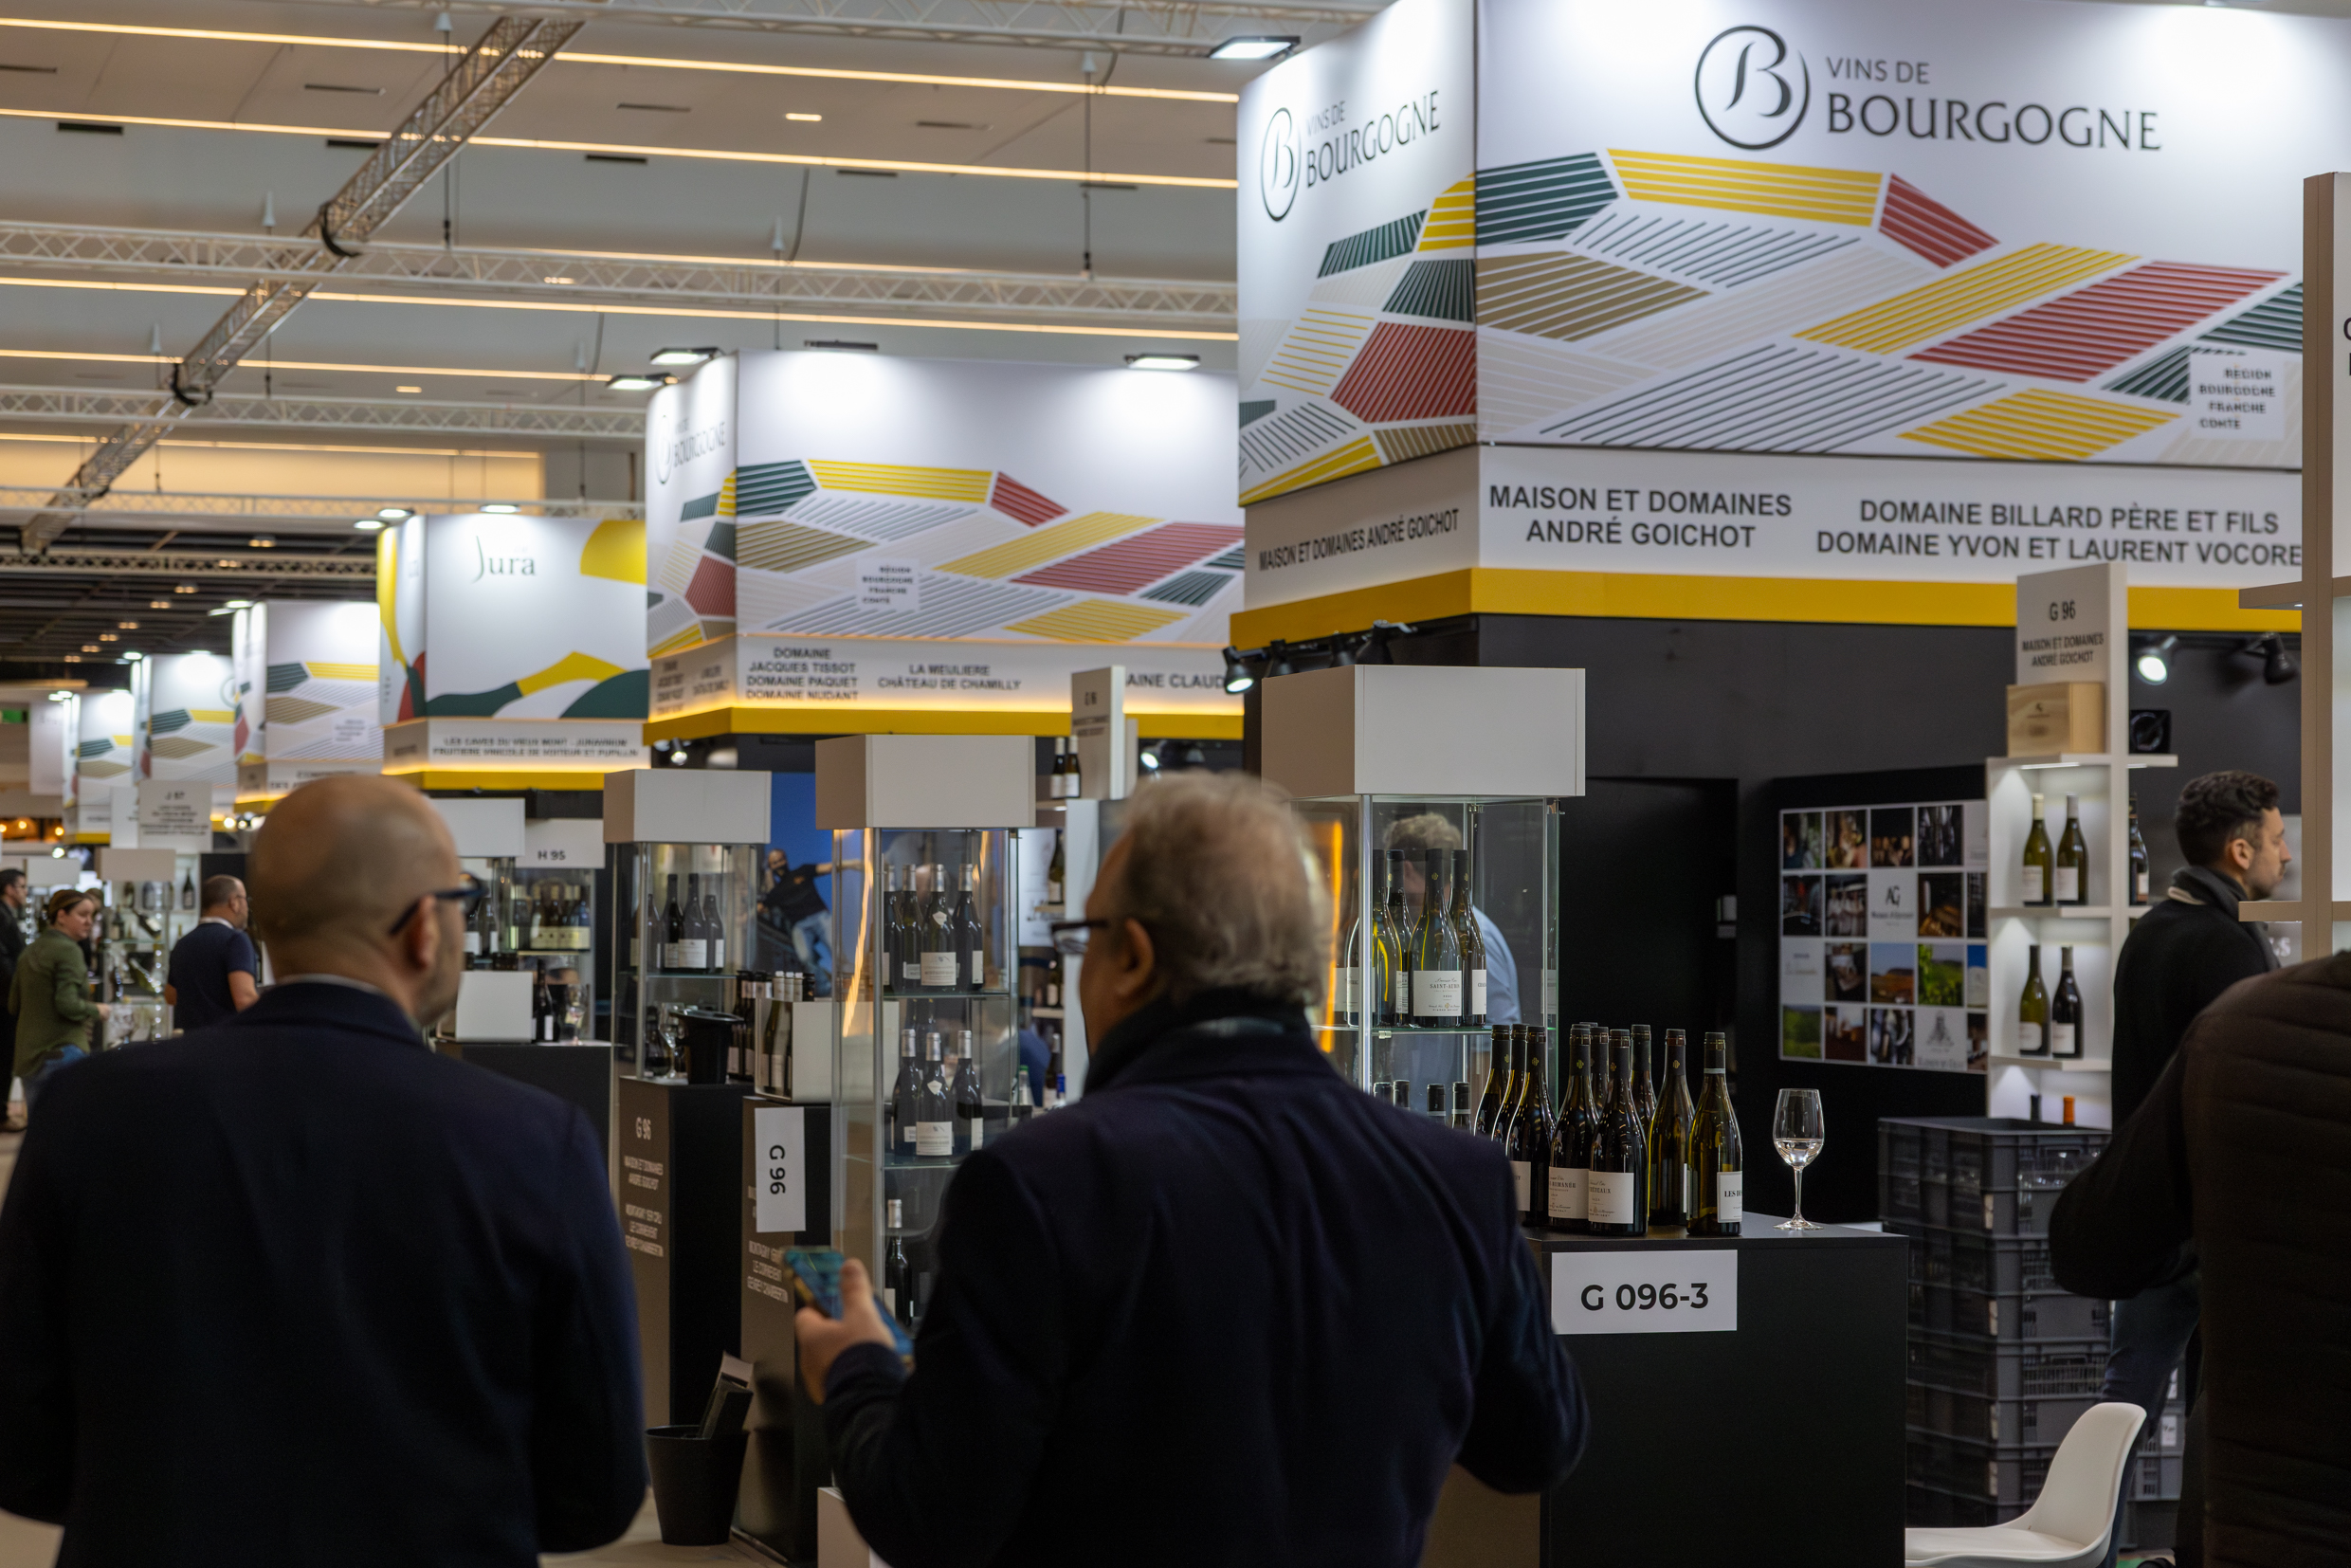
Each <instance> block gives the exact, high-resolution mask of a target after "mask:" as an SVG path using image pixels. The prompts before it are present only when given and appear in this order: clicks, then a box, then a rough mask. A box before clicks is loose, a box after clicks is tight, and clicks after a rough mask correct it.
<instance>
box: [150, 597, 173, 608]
mask: <svg viewBox="0 0 2351 1568" xmlns="http://www.w3.org/2000/svg"><path fill="white" fill-rule="evenodd" d="M147 608H148V609H150V610H169V609H171V608H172V601H171V600H169V599H149V600H148V601H147Z"/></svg>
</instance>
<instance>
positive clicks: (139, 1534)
mask: <svg viewBox="0 0 2351 1568" xmlns="http://www.w3.org/2000/svg"><path fill="white" fill-rule="evenodd" d="M251 868H252V878H253V889H254V893H255V899H254V903H255V904H256V906H257V907H259V908H260V909H261V910H262V911H263V914H264V936H265V937H266V938H267V939H269V941H270V944H271V947H272V950H273V952H274V953H275V954H276V956H277V957H278V960H279V963H280V966H281V970H282V975H283V976H284V977H283V978H282V981H281V983H280V984H279V985H278V986H277V987H275V988H274V989H273V990H271V991H270V992H269V994H266V995H264V997H263V998H262V999H261V1000H260V1001H259V1002H257V1003H256V1004H254V1006H252V1007H251V1008H249V1009H247V1010H246V1011H245V1012H241V1013H238V1014H236V1015H235V1016H234V1017H232V1018H230V1019H229V1020H228V1021H227V1022H225V1023H223V1024H220V1025H218V1026H216V1027H214V1028H212V1029H209V1030H198V1031H196V1032H195V1033H193V1034H191V1035H188V1036H186V1037H185V1041H184V1043H178V1042H174V1043H170V1044H160V1045H153V1046H146V1047H142V1048H139V1049H137V1050H125V1051H106V1052H103V1053H101V1054H100V1055H99V1056H98V1057H96V1058H94V1059H92V1060H90V1061H88V1062H86V1063H83V1064H82V1065H80V1066H79V1067H75V1068H74V1070H73V1071H71V1072H68V1073H64V1074H62V1075H60V1076H59V1078H58V1080H57V1081H56V1082H55V1083H54V1084H53V1085H50V1086H49V1087H48V1088H47V1089H46V1091H45V1092H44V1094H43V1097H42V1102H41V1115H40V1116H39V1118H38V1119H36V1120H35V1121H34V1122H33V1125H32V1130H31V1132H30V1133H29V1134H28V1135H27V1138H26V1140H25V1145H24V1149H23V1152H22V1154H21V1155H20V1156H19V1158H18V1160H17V1165H16V1172H15V1176H14V1178H13V1180H12V1181H11V1182H10V1184H9V1191H8V1200H7V1204H6V1207H5V1208H4V1209H0V1507H5V1508H7V1509H8V1510H9V1511H10V1512H12V1513H19V1514H24V1515H26V1516H27V1517H30V1518H33V1519H41V1520H47V1521H49V1522H54V1523H62V1524H63V1525H64V1527H65V1539H64V1546H63V1548H62V1549H61V1551H60V1554H59V1559H58V1560H59V1561H61V1562H65V1563H72V1564H76V1565H92V1568H111V1565H116V1564H119V1565H121V1568H154V1565H156V1564H162V1563H171V1564H173V1565H174V1568H214V1565H218V1568H230V1565H234V1568H246V1565H249V1564H257V1563H293V1562H319V1561H325V1560H329V1559H332V1560H334V1561H337V1562H351V1563H367V1564H382V1565H384V1568H418V1565H421V1564H426V1563H430V1564H434V1565H435V1568H448V1565H460V1564H462V1565H467V1568H536V1565H537V1563H538V1557H539V1554H540V1553H541V1552H543V1551H577V1550H581V1549H584V1548H587V1547H591V1546H595V1545H600V1544H602V1543H603V1542H605V1541H610V1540H611V1539H613V1538H614V1537H616V1536H618V1535H619V1534H621V1532H622V1531H623V1530H625V1529H626V1528H627V1527H628V1525H629V1522H630V1520H631V1519H632V1518H633V1517H634V1516H635V1514H636V1513H637V1510H638V1508H639V1507H640V1506H641V1505H642V1504H643V1501H644V1497H645V1459H644V1449H643V1442H644V1438H643V1417H642V1415H641V1414H640V1411H639V1399H638V1390H637V1351H636V1332H635V1322H634V1309H633V1304H632V1301H631V1297H630V1291H629V1266H628V1263H627V1261H626V1254H625V1253H624V1252H623V1251H622V1249H621V1242H620V1234H619V1230H618V1227H617V1225H616V1224H615V1222H614V1218H613V1213H612V1207H611V1197H610V1195H609V1191H608V1189H607V1186H606V1181H605V1171H604V1161H603V1158H602V1156H601V1155H600V1154H599V1153H598V1150H597V1140H596V1136H595V1133H594V1131H593V1130H592V1128H591V1127H590V1126H589V1124H588V1121H587V1120H586V1119H585V1118H584V1117H583V1116H581V1114H580V1113H579V1111H578V1110H577V1109H575V1108H574V1107H573V1106H571V1105H569V1104H567V1103H564V1102H562V1101H559V1100H557V1099H556V1098H555V1097H554V1096H552V1095H549V1094H545V1093H542V1092H541V1091H539V1090H538V1089H534V1088H528V1087H525V1086H524V1085H519V1084H516V1083H513V1082H511V1081H509V1080H506V1079H503V1078H498V1077H494V1076H492V1075H491V1074H489V1073H486V1072H483V1071H481V1070H480V1069H478V1068H474V1067H465V1066H464V1065H462V1064H460V1063H458V1062H455V1061H452V1060H450V1059H448V1058H447V1057H443V1056H437V1055H435V1054H434V1053H433V1052H432V1051H431V1050H429V1049H428V1048H426V1046H425V1043H424V1041H423V1040H422V1039H421V1038H420V1037H419V1036H418V1032H417V1029H418V1020H430V1019H433V1018H436V1017H438V1016H439V1015H440V1014H442V1013H443V1012H447V1009H448V1007H449V1005H450V1004H451V1002H452V1001H453V1000H454V999H455V996H456V990H457V976H458V974H459V972H460V971H461V970H462V969H463V967H464V955H463V936H464V930H465V920H464V916H463V914H462V913H461V909H462V907H463V906H464V905H465V903H467V902H468V900H469V898H470V896H471V895H472V889H471V888H470V887H468V886H466V885H465V882H466V879H465V876H464V874H463V873H462V872H461V871H460V870H459V868H458V863H457V852H456V848H455V847H454V845H453V844H452V843H451V842H450V839H449V835H448V830H447V829H446V828H444V827H443V826H442V824H441V819H440V817H439V816H438V815H436V814H435V813H434V812H433V811H431V809H430V808H429V807H428V806H427V804H426V803H425V800H424V797H423V796H421V795H419V794H418V793H416V792H414V791H413V790H411V789H410V788H408V787H407V786H405V785H402V784H397V783H394V782H392V780H390V779H384V778H373V777H344V778H330V779H325V780H322V781H319V782H318V783H314V784H308V785H305V786H303V787H302V788H301V789H300V790H297V791H296V792H294V793H292V794H291V795H289V796H287V797H286V799H285V800H284V801H283V802H282V803H281V804H280V805H279V807H278V808H277V810H276V811H273V812H272V813H271V815H270V817H269V820H268V822H267V824H266V825H264V827H263V829H262V830H261V834H260V837H259V839H258V840H257V841H256V843H255V844H254V847H253V852H252V857H251Z"/></svg>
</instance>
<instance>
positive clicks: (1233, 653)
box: [1225, 645, 1257, 697]
mask: <svg viewBox="0 0 2351 1568" xmlns="http://www.w3.org/2000/svg"><path fill="white" fill-rule="evenodd" d="M1255 684H1257V676H1256V675H1255V673H1254V672H1252V671H1251V670H1250V669H1249V667H1248V660H1247V659H1245V658H1243V657H1242V654H1241V650H1240V649H1239V648H1237V647H1231V646H1230V645H1227V647H1226V648H1225V691H1226V692H1227V693H1228V694H1229V695H1230V696H1234V697H1238V696H1239V695H1240V694H1241V693H1243V692H1245V691H1247V690H1248V688H1249V687H1251V686H1253V685H1255Z"/></svg>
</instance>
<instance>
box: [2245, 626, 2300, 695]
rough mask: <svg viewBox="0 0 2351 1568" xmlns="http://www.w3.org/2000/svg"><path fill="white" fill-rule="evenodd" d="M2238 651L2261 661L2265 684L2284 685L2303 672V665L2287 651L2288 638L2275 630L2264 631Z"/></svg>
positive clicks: (2262, 677)
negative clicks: (2297, 662)
mask: <svg viewBox="0 0 2351 1568" xmlns="http://www.w3.org/2000/svg"><path fill="white" fill-rule="evenodd" d="M2237 651H2238V652H2239V653H2246V654H2251V655H2252V656H2253V657H2254V658H2256V659H2259V660H2260V661H2261V679H2262V682H2263V684H2267V685H2272V686H2282V685H2284V684H2286V683H2287V682H2288V681H2290V680H2292V679H2293V678H2294V677H2295V676H2296V675H2298V674H2300V673H2301V665H2297V664H2296V663H2295V662H2294V656H2293V655H2292V654H2290V653H2288V652H2287V651H2286V639H2285V638H2283V637H2281V636H2279V635H2278V634H2277V633H2276V632H2274V631H2269V632H2264V633H2263V634H2262V635H2260V636H2258V637H2255V638H2254V639H2253V640H2252V641H2251V642H2249V643H2247V644H2246V645H2245V646H2244V647H2240V648H2238V649H2237Z"/></svg>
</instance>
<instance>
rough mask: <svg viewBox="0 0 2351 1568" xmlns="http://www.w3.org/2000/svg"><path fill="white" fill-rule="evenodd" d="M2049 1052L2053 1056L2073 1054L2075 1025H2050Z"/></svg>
mask: <svg viewBox="0 0 2351 1568" xmlns="http://www.w3.org/2000/svg"><path fill="white" fill-rule="evenodd" d="M2049 1053H2050V1055H2051V1056H2071V1055H2072V1054H2073V1026H2072V1025H2071V1024H2051V1025H2050V1026H2049Z"/></svg>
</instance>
